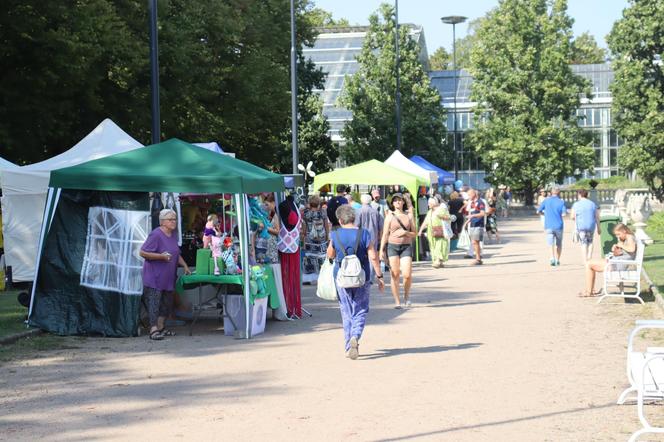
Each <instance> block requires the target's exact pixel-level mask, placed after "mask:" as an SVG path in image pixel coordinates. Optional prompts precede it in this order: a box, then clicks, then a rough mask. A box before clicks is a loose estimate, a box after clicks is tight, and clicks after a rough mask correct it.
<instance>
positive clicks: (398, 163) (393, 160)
mask: <svg viewBox="0 0 664 442" xmlns="http://www.w3.org/2000/svg"><path fill="white" fill-rule="evenodd" d="M385 164H389V165H390V166H392V167H396V168H397V169H400V170H403V171H404V172H408V173H409V174H411V175H415V176H418V177H420V178H422V179H423V180H425V181H426V182H427V183H430V184H434V183H435V184H438V174H437V173H436V172H434V171H432V170H426V169H424V168H423V167H421V166H419V165H417V164H415V163H414V162H412V161H411V160H409V159H408V158H406V157H405V156H404V155H403V154H402V153H401V152H399V151H398V150H395V151H394V152H392V155H390V157H389V158H388V159H386V160H385Z"/></svg>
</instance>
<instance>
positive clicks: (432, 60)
mask: <svg viewBox="0 0 664 442" xmlns="http://www.w3.org/2000/svg"><path fill="white" fill-rule="evenodd" d="M451 64H452V55H450V54H449V53H448V52H447V51H446V50H445V48H444V47H442V46H441V47H439V48H438V49H436V50H435V51H434V52H433V54H431V56H430V57H429V67H430V69H431V70H432V71H445V70H447V69H449V68H450V67H451Z"/></svg>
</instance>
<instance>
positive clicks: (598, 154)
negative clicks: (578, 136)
mask: <svg viewBox="0 0 664 442" xmlns="http://www.w3.org/2000/svg"><path fill="white" fill-rule="evenodd" d="M603 166H604V164H603V161H602V149H595V167H603Z"/></svg>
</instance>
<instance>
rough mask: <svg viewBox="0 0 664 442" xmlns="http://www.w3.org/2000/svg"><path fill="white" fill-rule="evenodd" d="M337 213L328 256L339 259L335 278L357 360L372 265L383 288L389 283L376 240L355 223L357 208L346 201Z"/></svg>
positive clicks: (350, 351) (349, 350) (348, 345)
mask: <svg viewBox="0 0 664 442" xmlns="http://www.w3.org/2000/svg"><path fill="white" fill-rule="evenodd" d="M335 214H336V216H337V219H338V220H339V224H340V226H341V227H340V228H339V229H336V230H334V231H332V232H331V234H330V244H329V245H328V247H327V257H328V258H329V259H331V260H332V259H333V260H334V261H335V265H334V278H335V284H336V287H337V295H338V297H339V309H340V310H341V321H342V323H343V327H344V339H345V349H346V357H348V358H350V359H357V357H358V355H359V341H360V338H361V337H362V332H363V330H364V325H365V323H366V318H367V313H369V291H370V289H371V282H370V281H371V271H370V267H369V266H370V265H373V268H374V270H375V272H376V280H377V281H378V289H379V290H380V291H383V289H384V288H385V282H384V281H383V275H382V273H381V271H380V262H379V260H378V254H377V253H376V249H375V248H374V246H373V243H374V240H375V239H374V238H371V234H370V233H369V232H368V231H367V230H364V229H358V228H357V227H356V226H355V210H354V209H353V208H352V207H351V206H350V205H348V204H345V205H342V206H339V208H337V210H336V212H335Z"/></svg>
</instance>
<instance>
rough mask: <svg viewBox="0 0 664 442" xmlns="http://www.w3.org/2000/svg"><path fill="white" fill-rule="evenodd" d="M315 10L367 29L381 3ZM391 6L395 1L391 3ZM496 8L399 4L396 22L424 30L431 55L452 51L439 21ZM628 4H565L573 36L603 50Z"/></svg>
mask: <svg viewBox="0 0 664 442" xmlns="http://www.w3.org/2000/svg"><path fill="white" fill-rule="evenodd" d="M313 1H314V3H315V4H316V6H318V7H320V8H323V9H325V10H327V11H330V12H331V13H332V15H333V16H334V18H336V19H338V18H347V19H348V20H349V21H350V22H351V23H352V24H361V25H366V24H367V23H368V17H369V15H370V14H371V13H372V12H374V11H375V10H376V9H378V6H379V5H380V4H381V3H382V1H381V0H313ZM389 2H390V3H394V0H390V1H389ZM496 5H498V0H465V1H463V2H458V1H454V2H452V1H441V0H400V1H399V22H400V23H414V24H418V25H422V26H424V35H425V37H426V41H427V49H428V50H429V53H432V52H433V51H435V50H436V49H437V48H438V47H440V46H445V47H446V48H447V49H448V50H451V48H452V27H451V26H450V25H443V24H442V23H441V21H440V17H442V16H445V15H463V16H466V17H468V18H469V19H473V18H477V17H481V16H483V15H484V14H486V12H487V11H489V10H490V9H491V8H493V7H495V6H496ZM626 7H627V0H568V12H569V14H570V16H572V17H573V18H574V33H575V34H576V35H579V34H581V33H583V32H586V31H589V32H590V33H591V34H592V35H594V36H595V39H596V40H597V42H598V43H599V45H600V46H602V47H606V41H605V39H604V37H605V36H606V34H608V33H609V32H610V31H611V27H612V26H613V22H615V21H616V20H617V19H619V18H620V17H621V16H622V10H623V9H624V8H626ZM466 28H467V26H466V25H465V24H461V25H457V29H456V31H457V38H460V37H463V36H464V35H466Z"/></svg>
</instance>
